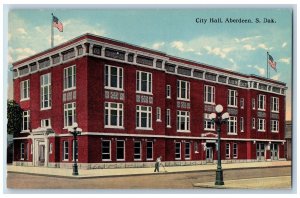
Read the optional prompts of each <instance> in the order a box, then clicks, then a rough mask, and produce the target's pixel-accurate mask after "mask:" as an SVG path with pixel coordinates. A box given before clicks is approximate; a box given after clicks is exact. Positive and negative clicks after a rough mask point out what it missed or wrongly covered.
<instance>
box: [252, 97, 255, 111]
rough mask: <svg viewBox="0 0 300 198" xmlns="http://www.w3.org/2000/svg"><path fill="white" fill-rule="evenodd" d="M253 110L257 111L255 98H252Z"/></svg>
mask: <svg viewBox="0 0 300 198" xmlns="http://www.w3.org/2000/svg"><path fill="white" fill-rule="evenodd" d="M252 109H255V98H252Z"/></svg>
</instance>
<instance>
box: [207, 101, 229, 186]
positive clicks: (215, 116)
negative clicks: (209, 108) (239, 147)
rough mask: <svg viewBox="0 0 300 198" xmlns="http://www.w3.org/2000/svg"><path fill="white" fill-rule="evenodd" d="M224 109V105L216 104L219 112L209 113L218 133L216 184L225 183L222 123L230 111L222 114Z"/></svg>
mask: <svg viewBox="0 0 300 198" xmlns="http://www.w3.org/2000/svg"><path fill="white" fill-rule="evenodd" d="M222 111H223V106H222V105H220V104H219V105H217V106H216V112H217V113H211V114H210V115H209V118H210V119H211V121H212V122H213V123H216V125H217V133H218V166H217V171H216V182H215V185H224V181H223V170H222V165H221V125H222V124H223V123H226V122H227V120H228V119H229V113H228V112H225V113H223V114H222Z"/></svg>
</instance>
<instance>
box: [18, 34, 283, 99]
mask: <svg viewBox="0 0 300 198" xmlns="http://www.w3.org/2000/svg"><path fill="white" fill-rule="evenodd" d="M86 35H89V36H90V35H91V34H85V35H81V36H78V37H76V38H74V39H72V40H70V41H67V42H65V44H66V43H68V42H72V41H74V40H75V39H78V38H82V40H80V41H79V42H75V43H73V44H69V45H66V46H65V47H62V48H60V49H58V50H56V51H52V52H48V53H46V54H44V55H41V56H39V57H38V58H34V59H30V60H28V61H25V62H24V63H19V64H16V65H15V63H13V65H15V66H14V69H17V70H18V68H20V67H23V66H26V65H29V64H31V63H33V62H37V61H39V60H42V59H44V58H47V57H51V56H53V55H56V54H61V53H62V52H64V51H66V50H69V49H72V48H73V49H75V48H76V47H77V46H78V45H82V46H83V48H84V47H85V46H84V43H86V42H90V43H91V45H92V44H97V45H101V46H102V47H103V48H106V47H112V48H117V49H121V50H122V49H123V51H126V52H127V53H128V52H130V53H133V54H137V53H138V54H140V55H146V56H150V57H152V58H153V57H156V58H157V59H161V60H163V61H168V62H170V63H171V64H175V65H176V64H177V65H181V66H185V67H188V68H191V70H193V69H197V70H202V71H203V72H213V73H217V74H218V75H225V76H228V77H233V78H239V79H241V80H244V81H247V82H248V84H249V83H250V82H253V81H254V82H257V83H264V84H267V85H269V86H275V87H278V88H280V89H285V90H286V89H287V87H286V86H284V85H281V84H283V82H280V81H278V82H275V81H274V82H269V81H265V80H264V79H257V78H255V76H254V77H253V76H251V75H246V74H242V73H236V72H235V74H230V73H229V72H232V71H229V70H226V69H222V68H218V67H215V66H212V65H206V64H203V63H198V62H195V61H192V60H187V61H188V62H190V63H191V64H185V63H183V62H176V61H170V58H172V57H174V56H171V55H167V54H165V53H163V52H159V51H155V50H153V49H148V48H143V47H141V46H136V47H139V48H141V49H146V50H150V51H153V52H159V53H162V54H165V55H163V56H162V55H155V54H153V53H147V52H143V51H136V50H134V49H132V48H124V47H121V46H117V45H113V44H109V43H107V42H106V43H104V42H100V41H96V40H93V39H90V38H83V36H86ZM91 36H96V37H98V38H103V37H100V36H97V35H91ZM105 39H107V40H112V39H109V38H105ZM114 41H116V40H114ZM117 42H119V43H124V42H121V41H117ZM127 44H128V43H127ZM128 45H130V46H135V45H133V44H128ZM44 52H46V51H43V52H41V53H44ZM83 56H92V57H97V58H102V59H107V60H113V61H116V62H121V63H128V64H132V65H137V66H140V67H145V68H149V66H144V65H141V64H137V63H134V62H128V61H126V59H125V60H124V61H123V60H116V59H112V58H108V57H105V56H104V55H103V54H102V55H101V56H98V55H94V54H92V52H91V51H90V52H89V53H88V54H87V53H86V52H85V51H84V52H83V54H82V55H77V54H75V57H73V58H71V59H68V60H66V61H61V62H60V63H57V64H52V61H51V63H50V66H49V67H46V68H43V69H48V68H50V67H53V66H58V65H61V64H62V63H66V62H70V61H72V60H74V59H77V58H80V57H83ZM175 58H176V57H175ZM177 58H179V57H177ZM26 59H27V58H25V59H22V60H26ZM179 59H180V60H183V61H184V60H186V59H183V58H179ZM22 60H19V61H17V62H21V61H22ZM17 62H16V63H17ZM193 63H196V64H197V66H194V65H192V64H193ZM201 65H205V66H206V67H210V68H211V69H209V68H203V67H201ZM151 69H155V70H160V71H164V72H166V73H170V74H173V75H178V76H183V77H186V76H184V75H180V74H176V73H175V74H174V73H171V72H167V71H165V70H164V67H162V68H156V67H152V68H151ZM215 69H219V70H222V71H216V70H215ZM37 71H41V69H39V68H38V70H37ZM37 71H34V72H32V73H35V72H37ZM233 73H234V72H233ZM29 74H30V73H28V74H26V75H23V76H27V75H29ZM23 76H22V77H23ZM244 76H246V77H244ZM20 77H21V76H20V75H18V76H17V77H14V79H16V78H20ZM189 78H193V79H198V80H199V78H196V77H193V75H191V76H189ZM200 80H203V81H208V82H214V83H217V84H224V83H220V82H218V81H210V80H207V79H205V78H203V79H200ZM226 85H228V86H231V87H238V88H241V89H255V90H259V91H263V92H268V93H273V94H277V95H285V93H284V94H281V92H280V93H276V92H272V91H267V90H260V89H258V88H252V87H250V86H248V88H245V87H240V86H235V85H229V84H226Z"/></svg>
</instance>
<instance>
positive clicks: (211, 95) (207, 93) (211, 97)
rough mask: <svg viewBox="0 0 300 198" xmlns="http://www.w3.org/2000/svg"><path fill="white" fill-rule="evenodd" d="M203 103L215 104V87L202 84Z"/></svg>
mask: <svg viewBox="0 0 300 198" xmlns="http://www.w3.org/2000/svg"><path fill="white" fill-rule="evenodd" d="M204 103H209V104H215V87H213V86H209V85H205V86H204Z"/></svg>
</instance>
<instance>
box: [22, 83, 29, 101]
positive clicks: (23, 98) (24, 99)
mask: <svg viewBox="0 0 300 198" xmlns="http://www.w3.org/2000/svg"><path fill="white" fill-rule="evenodd" d="M25 84H26V87H25ZM24 90H26V93H27V97H24V95H25V94H24V93H25V92H24ZM27 100H30V79H26V80H23V81H21V82H20V102H23V101H27Z"/></svg>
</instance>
